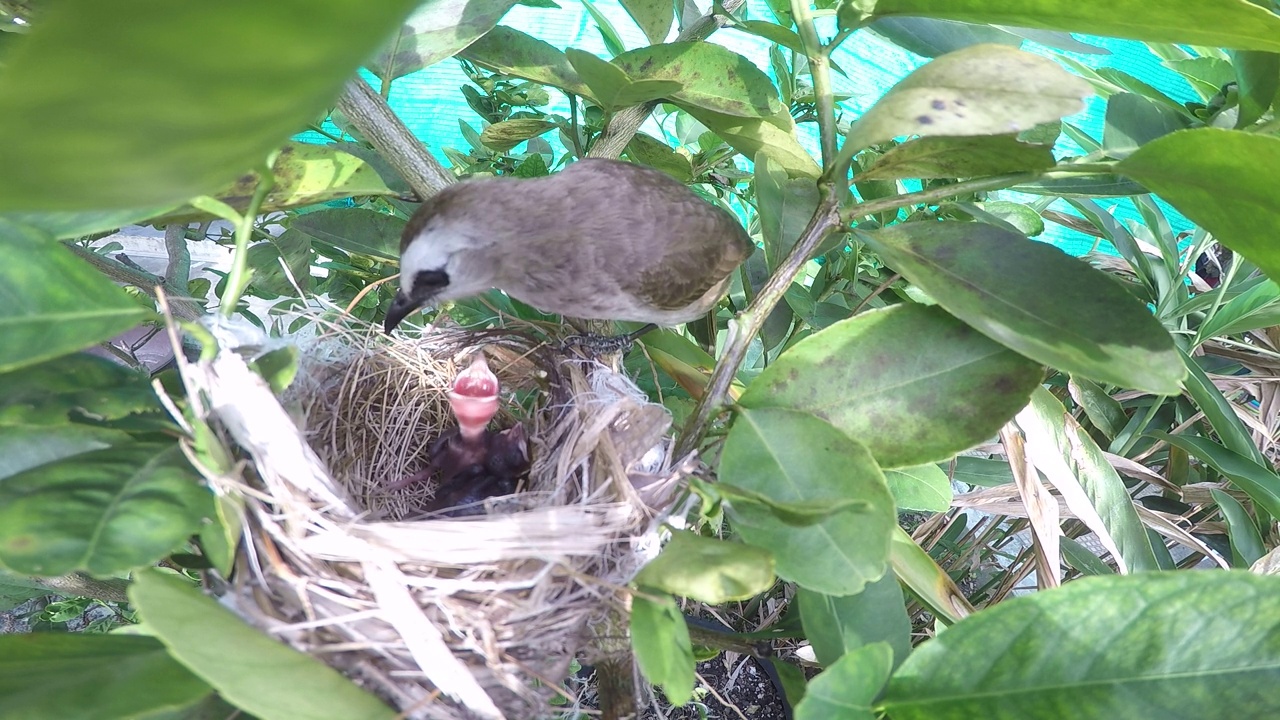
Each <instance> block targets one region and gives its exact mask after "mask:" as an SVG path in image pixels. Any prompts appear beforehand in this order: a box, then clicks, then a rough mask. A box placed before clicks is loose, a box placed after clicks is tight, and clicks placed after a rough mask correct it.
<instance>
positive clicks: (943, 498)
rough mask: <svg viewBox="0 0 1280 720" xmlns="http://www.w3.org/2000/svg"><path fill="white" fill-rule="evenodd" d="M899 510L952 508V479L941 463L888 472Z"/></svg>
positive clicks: (926, 510)
mask: <svg viewBox="0 0 1280 720" xmlns="http://www.w3.org/2000/svg"><path fill="white" fill-rule="evenodd" d="M884 479H885V482H886V483H888V484H889V492H891V493H893V501H894V504H895V505H897V506H898V509H899V510H922V511H924V512H946V511H947V510H948V509H950V507H951V478H949V477H947V474H946V473H945V472H943V471H942V468H940V467H938V466H937V465H916V466H915V467H905V468H899V469H897V470H885V471H884Z"/></svg>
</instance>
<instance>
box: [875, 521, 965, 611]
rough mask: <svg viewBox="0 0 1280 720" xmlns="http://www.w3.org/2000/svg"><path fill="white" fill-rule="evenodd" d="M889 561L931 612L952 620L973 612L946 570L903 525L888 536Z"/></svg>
mask: <svg viewBox="0 0 1280 720" xmlns="http://www.w3.org/2000/svg"><path fill="white" fill-rule="evenodd" d="M889 541H890V545H889V562H890V563H892V565H893V574H894V575H897V576H898V579H899V580H901V581H902V584H903V585H905V586H907V587H908V588H909V589H910V590H911V592H912V594H914V595H915V596H916V598H917V599H918V600H920V602H921V604H923V605H924V607H925V608H926V609H928V610H929V612H932V613H933V614H934V615H936V616H937V617H939V618H941V619H942V620H944V621H946V622H948V623H953V622H956V621H958V620H959V619H960V618H962V617H965V616H966V615H968V614H970V613H972V612H973V608H972V607H970V605H969V601H968V600H966V599H965V596H964V593H962V592H960V588H959V587H957V586H956V584H955V581H953V580H952V579H951V576H950V575H948V574H947V571H945V570H943V569H942V568H941V567H938V563H936V562H934V560H933V558H932V557H930V556H929V553H927V552H925V550H924V548H922V547H920V545H919V544H918V543H916V541H915V540H912V539H911V536H910V535H908V534H907V533H906V531H905V530H903V529H902V528H900V527H895V528H894V529H893V534H892V535H891V536H890V538H889Z"/></svg>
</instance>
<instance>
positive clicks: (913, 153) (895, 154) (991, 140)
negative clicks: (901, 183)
mask: <svg viewBox="0 0 1280 720" xmlns="http://www.w3.org/2000/svg"><path fill="white" fill-rule="evenodd" d="M1053 164H1054V159H1053V148H1052V147H1051V146H1048V145H1030V144H1028V143H1024V142H1019V141H1018V138H1017V136H1016V135H979V136H975V137H922V138H918V139H915V140H910V141H908V142H905V143H903V144H901V145H899V146H897V147H895V148H892V149H891V150H889V152H886V153H885V154H884V155H881V156H880V157H878V158H877V159H876V161H875V162H873V163H872V164H871V165H870V167H868V168H867V169H865V170H863V171H862V172H860V173H858V175H857V180H858V181H859V182H863V181H866V180H900V179H903V178H972V177H982V176H984V175H1001V174H1004V173H1015V172H1023V171H1028V170H1043V169H1046V168H1050V167H1053Z"/></svg>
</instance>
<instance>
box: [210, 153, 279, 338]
mask: <svg viewBox="0 0 1280 720" xmlns="http://www.w3.org/2000/svg"><path fill="white" fill-rule="evenodd" d="M270 166H271V163H270V162H268V163H267V164H266V166H264V167H263V168H262V169H261V170H259V171H258V186H257V187H256V188H254V189H253V197H252V198H251V199H250V200H249V207H246V208H245V209H244V214H243V215H241V216H240V220H239V222H237V223H236V249H235V253H234V254H233V255H232V257H231V274H230V275H229V276H228V277H227V290H226V292H225V293H224V294H223V297H222V316H223V317H225V318H228V319H230V318H231V316H232V315H234V314H235V311H236V305H238V304H239V303H240V295H241V293H243V292H244V289H245V287H246V286H247V285H248V284H249V276H248V273H247V272H246V269H247V267H248V263H249V239H250V238H252V237H253V222H254V220H257V219H258V209H259V208H261V207H262V201H263V200H265V199H266V198H267V193H268V192H270V191H271V188H272V187H274V186H275V184H276V174H275V173H274V172H272V170H271V167H270Z"/></svg>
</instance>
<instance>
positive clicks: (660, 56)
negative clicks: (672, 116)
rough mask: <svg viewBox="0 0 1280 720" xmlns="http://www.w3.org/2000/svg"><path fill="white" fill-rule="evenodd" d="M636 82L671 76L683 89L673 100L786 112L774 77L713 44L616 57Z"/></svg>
mask: <svg viewBox="0 0 1280 720" xmlns="http://www.w3.org/2000/svg"><path fill="white" fill-rule="evenodd" d="M613 64H614V65H616V66H617V67H619V68H621V69H622V71H623V72H625V73H626V74H627V75H628V76H630V77H631V79H632V80H634V81H639V80H667V81H671V82H677V83H680V84H681V86H682V88H681V90H680V91H679V92H677V93H674V94H673V95H672V96H671V99H672V100H674V101H677V102H680V103H687V104H689V105H694V106H696V107H699V108H703V109H705V110H711V111H714V112H718V113H722V114H726V115H736V116H738V117H748V118H763V117H769V116H771V115H774V114H776V113H778V112H780V111H782V110H783V107H782V101H781V100H779V99H778V89H777V88H775V87H774V85H773V82H772V81H771V80H770V79H769V76H768V75H766V74H765V73H764V71H762V70H761V69H760V68H758V67H756V66H755V65H753V64H752V63H751V61H750V60H748V59H746V58H745V57H743V56H741V55H739V54H737V53H735V52H733V51H731V50H728V49H726V48H724V47H721V46H719V45H715V44H713V43H708V42H678V43H665V44H662V45H651V46H649V47H646V48H639V49H636V50H631V51H629V52H625V53H623V54H621V55H619V56H618V57H616V58H614V59H613Z"/></svg>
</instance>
